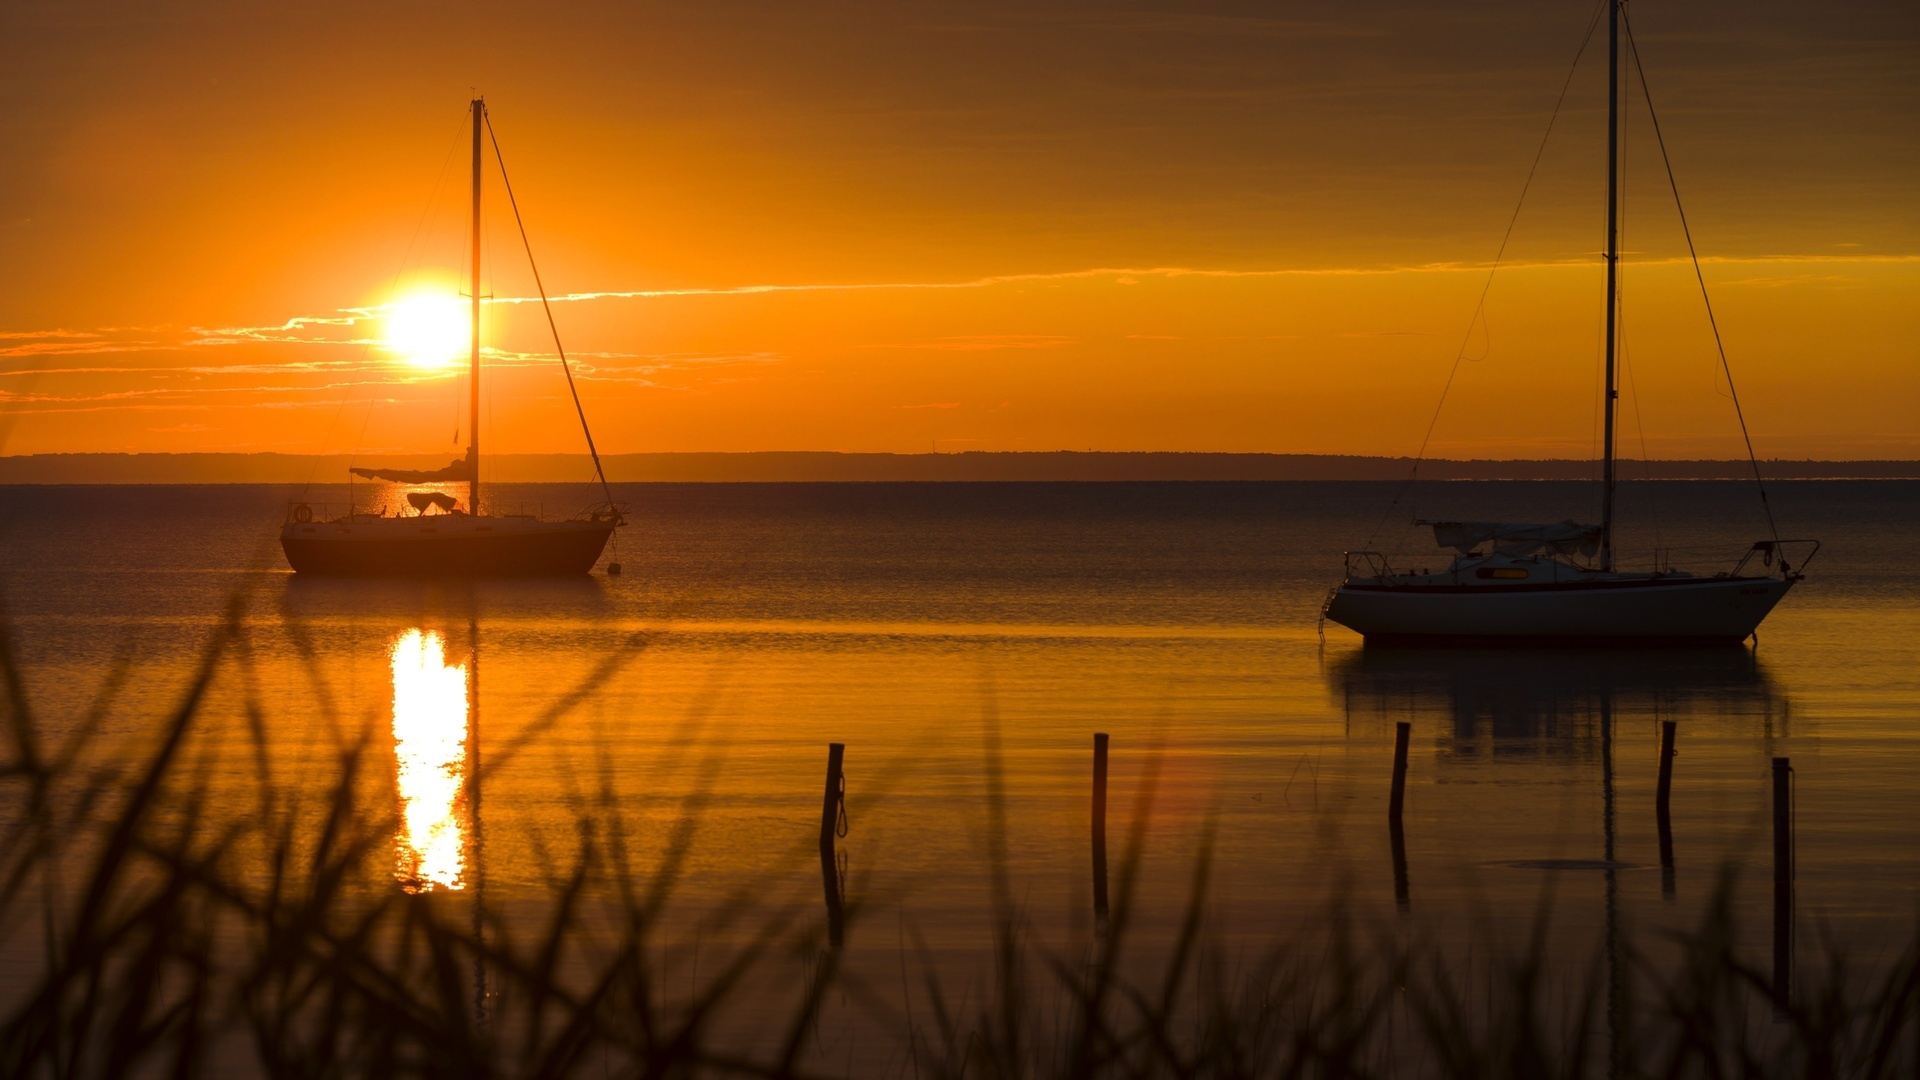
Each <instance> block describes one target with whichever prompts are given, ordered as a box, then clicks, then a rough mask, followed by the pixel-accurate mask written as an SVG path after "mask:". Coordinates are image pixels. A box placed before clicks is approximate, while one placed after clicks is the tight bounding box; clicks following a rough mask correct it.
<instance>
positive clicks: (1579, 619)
mask: <svg viewBox="0 0 1920 1080" xmlns="http://www.w3.org/2000/svg"><path fill="white" fill-rule="evenodd" d="M1607 18H1608V30H1607V34H1608V46H1609V48H1608V59H1609V62H1610V67H1609V69H1608V76H1607V89H1608V95H1607V250H1606V265H1607V286H1606V305H1607V318H1606V390H1605V397H1604V399H1603V403H1604V410H1605V421H1604V434H1603V446H1604V451H1603V452H1604V460H1603V463H1602V479H1601V502H1600V507H1601V511H1600V524H1598V525H1582V524H1578V523H1576V522H1572V521H1565V522H1560V523H1557V524H1533V523H1514V522H1500V521H1428V520H1422V521H1416V522H1414V524H1415V525H1418V526H1428V527H1431V528H1432V529H1433V535H1434V540H1435V542H1436V543H1437V544H1438V545H1439V546H1440V547H1442V548H1452V549H1453V550H1454V551H1455V552H1456V553H1457V554H1456V555H1455V556H1454V558H1453V560H1452V563H1451V565H1450V566H1449V567H1448V568H1447V569H1445V570H1442V571H1440V572H1439V573H1428V572H1426V571H1425V570H1421V571H1418V572H1411V571H1397V570H1395V569H1394V568H1393V567H1392V566H1391V565H1390V563H1389V560H1388V557H1387V556H1386V555H1385V554H1384V553H1382V552H1378V551H1349V552H1347V560H1346V561H1347V565H1346V577H1345V580H1343V581H1342V582H1341V583H1340V585H1339V586H1338V587H1337V588H1335V589H1334V590H1332V592H1331V593H1330V594H1329V595H1328V597H1327V601H1326V604H1325V605H1324V606H1323V608H1322V609H1321V610H1322V612H1323V614H1324V615H1325V616H1326V617H1327V618H1329V619H1332V620H1333V621H1334V622H1337V623H1339V624H1341V625H1342V626H1346V627H1348V628H1350V629H1353V630H1357V631H1359V632H1360V633H1361V634H1363V635H1365V636H1366V637H1367V638H1368V640H1370V641H1371V640H1375V639H1388V640H1391V639H1423V638H1424V639H1441V640H1459V639H1476V638H1479V639H1490V640H1495V641H1519V640H1528V639H1547V640H1556V639H1557V640H1580V639H1601V640H1624V641H1642V642H1644V641H1649V640H1671V641H1682V642H1706V641H1729V642H1737V641H1740V640H1742V639H1744V638H1746V637H1747V636H1748V635H1750V634H1752V633H1753V632H1754V630H1755V629H1756V628H1757V627H1758V626H1759V625H1760V621H1761V620H1762V619H1764V618H1766V616H1767V613H1768V612H1770V611H1772V610H1773V607H1774V605H1775V604H1777V603H1779V602H1780V598H1781V597H1783V596H1785V595H1786V594H1787V590H1788V589H1790V588H1792V587H1793V584H1794V583H1795V582H1797V581H1799V580H1801V578H1802V577H1804V576H1805V575H1804V574H1803V573H1802V572H1801V571H1802V570H1803V569H1804V568H1805V566H1806V564H1807V561H1808V560H1810V559H1812V558H1813V556H1814V554H1815V553H1817V552H1818V551H1819V549H1820V544H1819V541H1817V540H1781V539H1780V538H1779V534H1778V532H1777V531H1775V532H1774V535H1773V536H1772V538H1770V539H1767V540H1761V541H1759V542H1757V543H1755V544H1754V545H1753V546H1752V547H1751V548H1749V549H1748V551H1747V553H1746V555H1745V557H1743V558H1741V559H1740V561H1739V562H1738V563H1737V564H1736V565H1735V566H1734V567H1733V568H1732V569H1731V570H1728V571H1724V572H1721V573H1717V574H1712V575H1708V576H1697V575H1695V574H1691V573H1688V572H1686V571H1682V570H1675V569H1672V568H1670V567H1663V566H1660V565H1658V564H1657V563H1656V566H1655V568H1654V569H1653V570H1651V571H1647V572H1627V571H1622V570H1619V569H1617V568H1616V567H1615V565H1614V550H1613V496H1614V432H1615V426H1616V423H1615V421H1616V417H1615V408H1614V406H1615V402H1616V400H1617V399H1618V397H1619V395H1618V392H1617V389H1616V387H1617V378H1616V376H1617V372H1616V365H1615V360H1616V358H1617V354H1618V335H1617V329H1618V326H1617V323H1618V318H1617V317H1618V314H1619V307H1618V302H1617V297H1618V281H1619V269H1620V252H1619V207H1620V195H1619V187H1620V86H1619V80H1620V30H1621V27H1622V25H1623V23H1624V21H1625V13H1624V11H1623V9H1622V4H1621V0H1609V2H1608V4H1607ZM1631 32H1632V31H1631V28H1630V27H1629V28H1628V33H1629V42H1631ZM1637 62H1638V61H1637V58H1636V64H1637ZM1642 79H1643V82H1644V76H1642ZM1655 130H1656V132H1657V131H1658V128H1657V126H1656V129H1655ZM1661 151H1662V154H1664V153H1665V144H1664V141H1663V143H1662V147H1661ZM1676 199H1677V195H1676ZM1681 223H1682V225H1683V226H1684V225H1685V217H1684V215H1683V216H1682V219H1681ZM1687 242H1688V247H1689V250H1691V248H1692V238H1691V236H1690V235H1689V237H1688V241H1687ZM1695 270H1696V274H1697V273H1698V260H1697V259H1696V260H1695ZM1701 289H1702V292H1703V294H1704V292H1705V281H1704V278H1703V279H1702V285H1701ZM1709 314H1711V309H1709ZM1714 336H1715V339H1716V341H1717V340H1718V337H1719V330H1718V328H1717V327H1716V328H1715V330H1714ZM1722 359H1723V363H1724V351H1723V353H1722ZM1729 386H1731V379H1730V378H1729ZM1734 407H1735V409H1736V411H1737V410H1738V408H1739V398H1738V397H1735V398H1734ZM1740 427H1741V431H1742V432H1743V433H1744V432H1745V431H1746V419H1745V417H1744V416H1743V417H1741V420H1740ZM1747 453H1748V459H1749V461H1753V460H1754V459H1753V447H1752V443H1751V441H1749V442H1748V446H1747ZM1754 479H1755V480H1756V481H1758V480H1759V479H1760V471H1759V466H1758V464H1757V463H1755V464H1754ZM1765 498H1766V496H1765V492H1764V491H1762V493H1761V500H1762V506H1763V507H1764V506H1765ZM1767 521H1768V525H1769V527H1771V526H1772V522H1773V514H1772V511H1771V510H1768V511H1767ZM1787 544H1804V545H1810V549H1809V550H1808V551H1807V554H1806V557H1805V558H1803V559H1801V560H1800V562H1799V568H1798V569H1797V568H1796V567H1795V566H1793V565H1791V564H1789V563H1788V561H1787V552H1786V549H1785V547H1784V545H1787ZM1577 556H1584V557H1585V558H1586V560H1588V561H1584V562H1583V561H1580V560H1579V559H1578V558H1576V557H1577ZM1596 556H1597V558H1596ZM1756 559H1757V560H1758V562H1759V568H1761V569H1765V568H1774V569H1777V573H1759V574H1755V573H1749V572H1748V568H1749V567H1750V566H1753V564H1754V563H1755V560H1756Z"/></svg>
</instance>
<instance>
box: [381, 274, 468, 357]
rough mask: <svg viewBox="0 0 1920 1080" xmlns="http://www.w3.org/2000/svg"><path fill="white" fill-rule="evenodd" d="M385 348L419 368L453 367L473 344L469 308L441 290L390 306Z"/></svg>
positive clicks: (418, 295)
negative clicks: (470, 336) (470, 332)
mask: <svg viewBox="0 0 1920 1080" xmlns="http://www.w3.org/2000/svg"><path fill="white" fill-rule="evenodd" d="M386 319H387V327H386V336H385V337H384V338H383V341H382V347H383V348H385V349H386V350H387V351H388V352H391V353H393V354H394V355H396V356H398V357H400V358H401V359H402V360H404V361H406V362H407V363H408V364H411V365H412V366H414V367H417V368H424V369H429V370H434V369H439V368H446V367H451V366H453V365H454V364H455V363H457V362H459V360H460V359H461V358H463V357H465V356H466V355H467V350H468V348H469V347H470V345H471V341H470V338H469V327H470V326H471V323H469V322H468V321H467V319H468V316H467V307H466V304H465V303H463V302H462V301H461V300H460V299H459V298H457V297H453V296H448V295H445V294H441V293H415V294H414V295H412V296H408V297H406V298H404V299H402V300H400V301H398V302H396V303H394V304H393V305H392V306H390V307H388V308H387V314H386Z"/></svg>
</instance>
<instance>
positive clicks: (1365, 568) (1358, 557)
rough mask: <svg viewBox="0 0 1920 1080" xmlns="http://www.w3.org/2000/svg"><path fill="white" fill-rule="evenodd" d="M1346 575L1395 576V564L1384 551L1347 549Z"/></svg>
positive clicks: (1351, 576)
mask: <svg viewBox="0 0 1920 1080" xmlns="http://www.w3.org/2000/svg"><path fill="white" fill-rule="evenodd" d="M1342 554H1343V555H1345V556H1346V562H1347V565H1346V576H1347V577H1350V578H1356V577H1363V578H1382V577H1392V576H1393V566H1392V565H1391V564H1390V563H1389V562H1388V561H1387V555H1386V553H1385V552H1382V551H1347V552H1342Z"/></svg>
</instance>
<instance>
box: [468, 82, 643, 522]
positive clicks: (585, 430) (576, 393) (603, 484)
mask: <svg viewBox="0 0 1920 1080" xmlns="http://www.w3.org/2000/svg"><path fill="white" fill-rule="evenodd" d="M485 119H486V123H487V139H488V140H489V141H491V142H492V143H493V157H494V160H495V161H498V162H499V163H500V183H501V185H502V186H503V187H505V188H506V189H507V203H508V205H510V206H512V207H513V223H514V224H515V225H517V226H519V228H520V243H521V244H522V245H523V246H524V247H525V248H526V249H527V268H528V269H529V270H532V271H533V287H534V288H535V289H537V290H538V291H539V293H540V310H542V311H544V312H546V314H547V329H548V330H550V331H552V333H553V350H554V352H556V353H558V354H559V356H560V370H561V371H564V372H566V375H567V393H569V394H572V395H573V411H574V412H575V413H577V414H579V417H580V431H581V433H582V434H584V435H585V436H586V437H587V453H588V454H590V455H592V457H593V472H594V475H596V476H598V477H599V478H600V491H601V493H602V494H604V495H605V496H606V497H607V509H608V510H610V511H614V513H615V514H616V515H617V514H618V511H616V510H614V505H613V488H611V487H609V486H608V484H607V472H606V470H605V469H603V468H601V467H600V451H599V450H598V449H597V448H596V447H595V446H594V445H593V430H592V429H591V428H589V427H587V410H586V408H585V407H584V406H582V405H581V404H580V390H579V388H577V387H576V386H574V383H573V365H571V364H569V363H567V350H566V347H565V346H563V345H561V344H560V326H559V324H558V323H556V322H554V320H553V305H552V304H551V303H549V302H548V301H547V287H546V285H544V284H543V283H542V282H541V281H540V267H539V265H538V264H537V263H535V262H534V261H533V241H531V240H529V239H527V223H526V222H525V221H523V220H521V217H520V201H519V200H518V199H515V198H514V197H513V181H512V180H509V179H507V159H506V156H505V155H503V154H502V153H500V137H499V136H497V135H495V134H494V133H493V117H492V116H490V115H487V116H485Z"/></svg>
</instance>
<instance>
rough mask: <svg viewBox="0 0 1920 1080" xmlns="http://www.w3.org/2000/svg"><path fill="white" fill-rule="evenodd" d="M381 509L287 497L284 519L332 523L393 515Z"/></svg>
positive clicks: (373, 519)
mask: <svg viewBox="0 0 1920 1080" xmlns="http://www.w3.org/2000/svg"><path fill="white" fill-rule="evenodd" d="M393 516H395V515H392V514H387V513H385V512H384V511H382V510H368V509H364V508H362V507H358V506H355V505H353V504H351V503H333V502H316V501H314V500H312V499H288V500H287V512H286V517H285V519H284V520H285V521H286V522H287V523H288V524H293V525H306V524H308V523H310V522H322V523H325V524H333V523H336V522H342V521H360V520H365V521H377V520H379V519H380V518H383V517H393Z"/></svg>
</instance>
